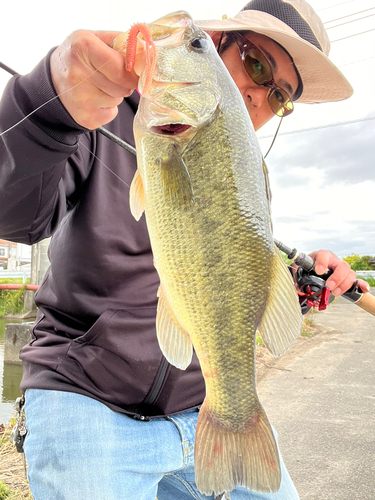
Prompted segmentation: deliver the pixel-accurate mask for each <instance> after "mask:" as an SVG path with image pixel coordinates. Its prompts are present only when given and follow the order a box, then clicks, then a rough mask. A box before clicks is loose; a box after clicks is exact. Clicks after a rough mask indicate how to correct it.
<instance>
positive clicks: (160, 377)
mask: <svg viewBox="0 0 375 500" xmlns="http://www.w3.org/2000/svg"><path fill="white" fill-rule="evenodd" d="M168 368H169V363H168V361H167V360H166V359H165V358H164V359H163V364H162V367H161V370H160V372H159V375H158V378H157V380H156V383H155V385H154V388H153V389H152V391H151V393H150V394H149V395H148V396H147V398H146V399H145V400H144V401H143V403H144V404H149V405H152V404H154V403H155V401H156V399H157V397H158V395H159V392H160V389H161V387H162V385H163V383H164V380H165V376H166V373H167V370H168Z"/></svg>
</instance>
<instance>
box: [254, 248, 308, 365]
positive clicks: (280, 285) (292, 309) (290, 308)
mask: <svg viewBox="0 0 375 500" xmlns="http://www.w3.org/2000/svg"><path fill="white" fill-rule="evenodd" d="M274 259H275V262H274V263H275V265H274V266H273V274H272V278H271V289H270V294H269V297H268V301H267V306H266V310H265V312H264V314H263V317H262V320H261V323H260V325H259V327H258V331H259V334H260V335H261V337H262V339H263V342H264V343H265V345H266V347H267V348H268V350H269V351H270V352H271V354H272V355H273V356H280V355H281V354H283V353H284V352H285V351H286V350H287V349H289V348H290V347H291V346H292V345H293V344H294V343H295V341H296V340H297V338H298V337H299V335H300V333H301V329H302V320H303V318H302V313H301V307H300V305H299V301H298V295H297V292H296V289H295V286H294V283H293V279H292V276H291V274H290V272H289V270H288V268H287V266H286V264H285V263H284V261H283V260H282V258H281V256H280V253H279V250H278V249H277V248H276V247H275V255H274Z"/></svg>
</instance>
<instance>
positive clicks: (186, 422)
mask: <svg viewBox="0 0 375 500" xmlns="http://www.w3.org/2000/svg"><path fill="white" fill-rule="evenodd" d="M197 418H198V411H196V410H190V411H186V412H184V413H180V414H178V415H173V416H172V417H165V418H156V419H153V420H151V422H141V421H138V420H134V419H132V418H129V417H128V416H126V415H123V414H121V413H117V412H114V411H112V410H110V409H109V408H108V407H107V406H105V405H104V404H102V403H99V402H98V401H95V400H94V399H91V398H88V397H85V396H81V395H79V394H73V393H70V392H60V391H45V390H39V389H30V390H28V391H27V392H26V425H27V427H28V434H27V436H26V440H25V454H26V458H27V461H28V465H29V472H28V474H29V481H30V487H31V491H32V494H33V496H34V500H52V499H53V500H83V499H90V500H155V497H156V496H157V498H158V500H192V499H196V500H213V499H214V497H213V496H211V497H207V496H206V495H202V494H201V493H199V492H198V490H197V487H196V485H195V481H194V435H195V427H196V423H197ZM298 498H299V497H298V494H297V491H296V490H295V488H294V485H293V483H292V481H291V479H290V477H289V475H288V473H287V471H286V469H285V466H284V464H283V463H282V483H281V488H280V490H279V492H278V493H274V494H273V493H271V494H260V493H254V492H250V491H249V490H247V489H245V488H243V487H237V488H236V489H235V490H234V491H233V492H232V493H231V500H298Z"/></svg>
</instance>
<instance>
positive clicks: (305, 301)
mask: <svg viewBox="0 0 375 500" xmlns="http://www.w3.org/2000/svg"><path fill="white" fill-rule="evenodd" d="M274 241H275V244H276V246H277V247H278V248H279V249H280V250H281V251H282V252H284V253H285V254H286V255H287V256H288V259H290V260H292V261H293V262H294V263H295V264H296V265H297V266H298V268H297V270H296V271H295V273H294V270H293V271H292V272H293V274H294V279H295V282H296V284H297V293H298V297H299V303H300V306H301V310H302V314H306V313H307V312H308V311H309V310H310V309H311V308H312V307H314V308H316V309H318V310H319V311H324V309H326V308H327V306H328V304H330V303H331V302H333V301H334V300H335V296H334V295H332V294H331V293H330V289H329V288H328V287H327V286H326V281H327V280H328V278H329V277H330V276H331V274H332V273H333V271H332V269H327V272H326V273H325V274H319V275H318V274H316V272H315V271H314V268H315V262H314V260H313V259H312V258H311V257H309V256H308V255H305V254H304V253H300V252H298V251H297V250H296V249H295V248H293V249H291V248H289V247H288V246H286V245H285V244H284V243H282V242H281V241H278V240H276V239H275V240H274ZM342 296H343V297H344V298H346V299H348V300H349V301H350V302H354V303H355V304H358V305H360V301H361V300H362V299H363V292H362V290H361V289H360V288H359V287H358V280H356V281H355V283H354V284H353V285H352V287H351V288H349V290H347V291H346V292H345V293H343V295H342ZM360 307H362V308H363V309H365V310H366V311H368V312H371V314H374V313H373V312H372V308H373V306H372V305H371V306H370V309H371V310H370V309H369V306H367V305H366V306H365V307H364V306H362V305H360Z"/></svg>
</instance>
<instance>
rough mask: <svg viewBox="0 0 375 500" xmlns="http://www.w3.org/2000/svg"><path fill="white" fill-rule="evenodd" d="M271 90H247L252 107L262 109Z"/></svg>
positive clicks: (256, 88)
mask: <svg viewBox="0 0 375 500" xmlns="http://www.w3.org/2000/svg"><path fill="white" fill-rule="evenodd" d="M268 91H269V89H268V88H267V87H258V86H256V87H254V86H251V87H249V88H248V90H247V96H248V98H249V100H250V102H251V105H252V106H255V107H257V108H260V106H261V105H262V104H263V103H264V102H265V101H266V99H267V94H268Z"/></svg>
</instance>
